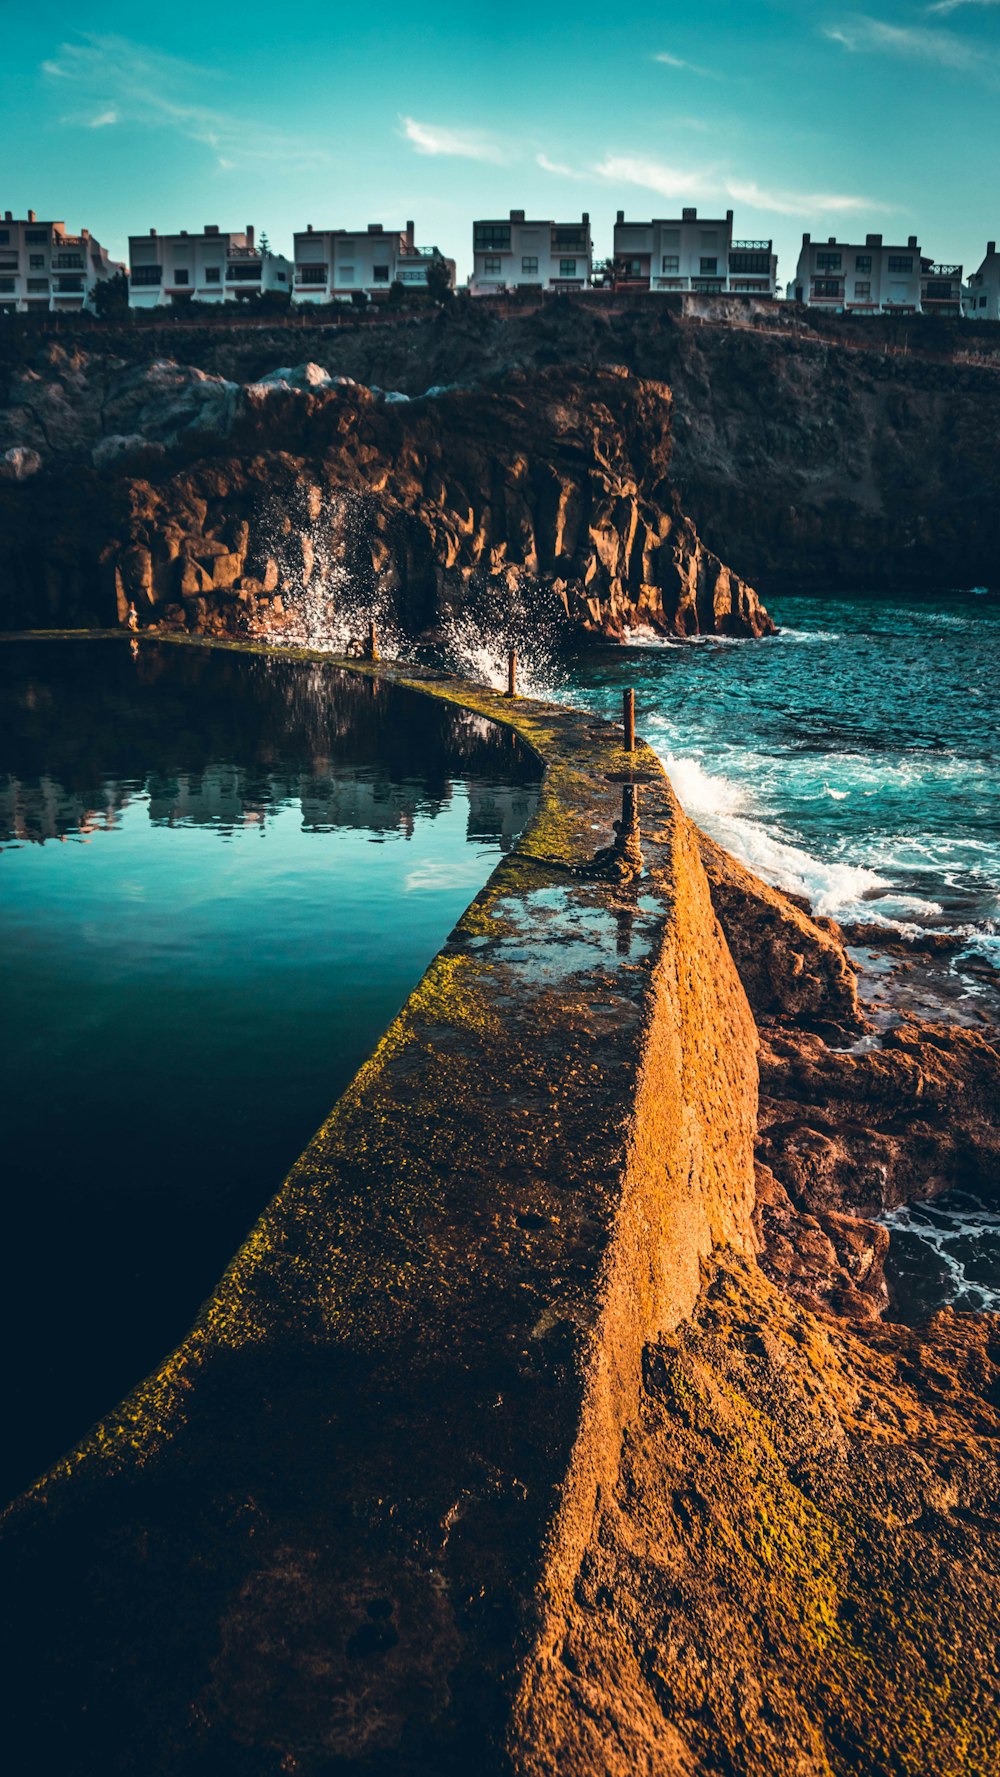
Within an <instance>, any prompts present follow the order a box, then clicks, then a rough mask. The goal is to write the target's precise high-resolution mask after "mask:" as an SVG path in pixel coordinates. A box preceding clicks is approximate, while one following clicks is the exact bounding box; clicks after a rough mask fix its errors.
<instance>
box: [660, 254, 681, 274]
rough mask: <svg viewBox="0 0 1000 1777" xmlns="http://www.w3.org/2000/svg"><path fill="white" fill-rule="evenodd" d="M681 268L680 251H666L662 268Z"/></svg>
mask: <svg viewBox="0 0 1000 1777" xmlns="http://www.w3.org/2000/svg"><path fill="white" fill-rule="evenodd" d="M680 269H681V256H680V254H679V253H664V255H663V266H662V270H663V271H680Z"/></svg>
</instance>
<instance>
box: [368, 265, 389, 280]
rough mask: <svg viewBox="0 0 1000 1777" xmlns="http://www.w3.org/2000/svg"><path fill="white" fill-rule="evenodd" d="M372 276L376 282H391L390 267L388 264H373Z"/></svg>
mask: <svg viewBox="0 0 1000 1777" xmlns="http://www.w3.org/2000/svg"><path fill="white" fill-rule="evenodd" d="M372 276H373V278H374V281H375V283H376V284H387V283H388V282H389V267H388V266H387V265H375V266H373V267H372Z"/></svg>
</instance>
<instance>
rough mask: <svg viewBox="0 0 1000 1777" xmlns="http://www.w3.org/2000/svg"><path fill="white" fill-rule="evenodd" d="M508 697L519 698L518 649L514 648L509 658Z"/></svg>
mask: <svg viewBox="0 0 1000 1777" xmlns="http://www.w3.org/2000/svg"><path fill="white" fill-rule="evenodd" d="M507 696H508V697H516V696H517V649H516V648H512V649H511V650H510V653H509V654H508V656H507Z"/></svg>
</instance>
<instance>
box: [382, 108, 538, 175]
mask: <svg viewBox="0 0 1000 1777" xmlns="http://www.w3.org/2000/svg"><path fill="white" fill-rule="evenodd" d="M399 121H400V125H401V126H402V127H401V134H402V135H403V136H404V137H405V139H406V141H407V142H412V144H413V146H414V148H415V149H416V151H417V153H418V154H454V155H458V156H459V157H460V158H461V159H463V160H485V161H492V163H493V164H494V165H495V166H498V167H501V166H504V165H505V164H506V162H507V161H509V160H510V159H511V158H512V156H511V153H510V150H509V149H508V148H507V147H505V145H504V143H502V142H500V141H498V140H497V138H496V137H495V136H488V135H485V134H484V133H483V132H482V131H481V130H455V129H450V128H449V127H448V126H447V125H444V124H436V123H418V121H417V119H416V118H415V117H401V118H400V120H399Z"/></svg>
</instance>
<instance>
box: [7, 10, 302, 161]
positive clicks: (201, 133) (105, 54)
mask: <svg viewBox="0 0 1000 1777" xmlns="http://www.w3.org/2000/svg"><path fill="white" fill-rule="evenodd" d="M41 71H42V73H43V74H44V75H45V76H46V77H47V78H48V79H49V80H53V81H57V82H58V83H59V89H60V92H62V93H64V94H67V95H68V94H69V93H70V92H74V93H76V94H77V95H78V96H79V100H80V105H79V108H78V109H77V110H76V111H73V112H70V113H69V114H67V115H66V116H64V117H63V118H62V119H61V121H62V122H63V123H64V124H67V125H71V126H73V127H79V125H80V124H81V123H83V124H87V125H89V126H90V127H91V128H92V129H98V128H102V127H104V126H106V125H108V124H112V123H123V124H131V125H134V126H139V127H143V128H148V129H163V130H172V131H174V133H175V134H177V135H179V136H183V137H185V138H186V139H187V140H188V141H192V142H199V143H202V144H203V145H204V146H205V147H206V148H210V149H212V150H213V151H214V152H215V153H216V155H217V156H218V155H224V156H225V157H226V159H227V160H228V161H229V162H230V164H231V165H233V166H236V165H247V164H255V165H256V164H259V163H261V162H264V163H267V164H269V165H272V166H275V167H285V168H287V169H290V170H299V169H301V168H302V167H308V166H318V165H321V164H322V163H324V162H325V161H327V160H328V159H329V156H328V155H327V154H326V153H325V152H324V151H323V150H322V149H321V148H317V147H316V146H315V144H314V143H312V142H309V141H306V140H305V139H303V138H300V137H297V136H291V135H288V134H286V132H285V131H284V130H280V129H276V128H272V127H271V126H270V125H269V124H268V123H267V121H266V117H264V116H262V115H261V114H260V112H259V111H258V112H255V113H254V114H252V115H250V116H243V115H241V114H240V113H239V112H235V111H229V110H227V109H226V105H225V84H226V80H227V76H226V74H225V73H224V72H223V71H222V70H219V69H211V70H210V69H205V68H199V67H196V66H195V65H194V64H193V63H191V62H185V61H183V60H181V58H179V57H177V56H171V55H166V54H165V53H164V52H163V51H162V50H158V49H149V48H147V47H146V46H144V45H143V44H141V43H133V42H131V41H130V39H128V38H126V37H111V36H107V37H105V36H98V35H97V34H95V33H89V32H88V33H82V34H81V35H80V37H79V38H77V39H75V40H74V41H73V42H70V43H63V44H61V45H60V48H59V51H58V54H57V55H56V56H55V57H52V58H50V59H49V60H47V61H44V62H42V64H41ZM206 86H210V88H211V90H212V92H213V96H214V100H215V102H213V104H212V105H211V106H209V105H204V104H199V103H197V102H195V101H193V100H192V98H191V94H192V93H203V92H204V91H205V90H206ZM95 106H96V107H97V110H95V109H94V107H95Z"/></svg>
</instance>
